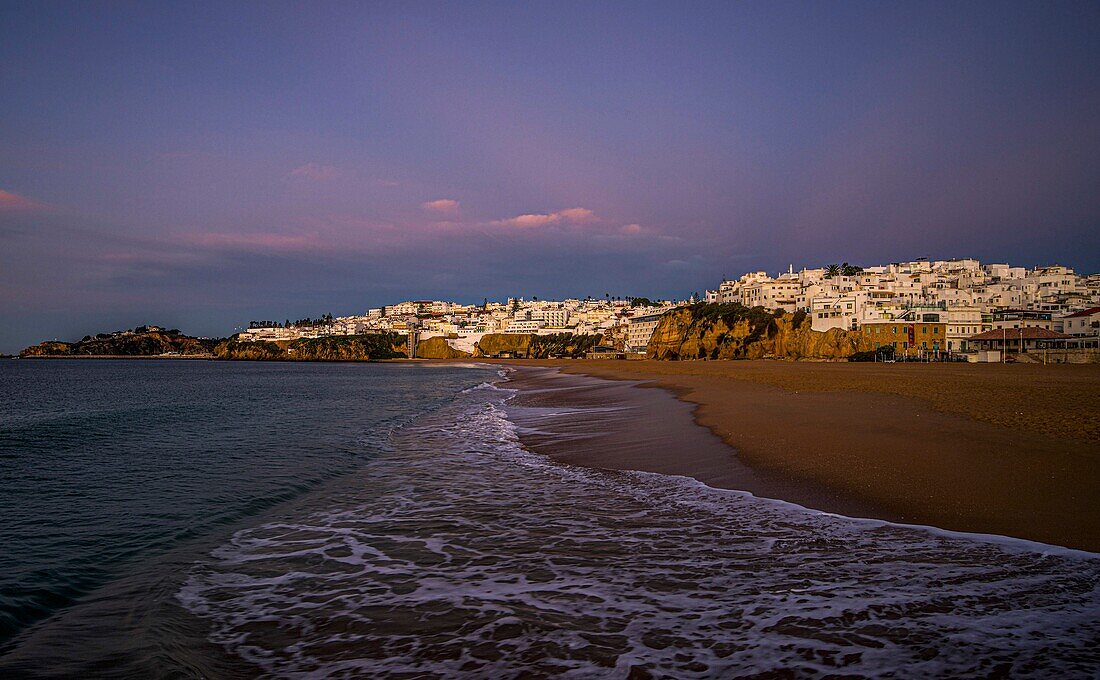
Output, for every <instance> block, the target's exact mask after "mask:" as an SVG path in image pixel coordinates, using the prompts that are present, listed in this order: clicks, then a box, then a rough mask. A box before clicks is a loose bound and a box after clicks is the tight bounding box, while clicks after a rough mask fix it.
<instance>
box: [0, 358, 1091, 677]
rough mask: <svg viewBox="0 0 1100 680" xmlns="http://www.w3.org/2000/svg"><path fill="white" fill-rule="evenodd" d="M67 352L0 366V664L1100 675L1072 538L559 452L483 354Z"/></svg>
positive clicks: (320, 672) (231, 669)
mask: <svg viewBox="0 0 1100 680" xmlns="http://www.w3.org/2000/svg"><path fill="white" fill-rule="evenodd" d="M28 363H30V362H28ZM75 363H76V362H68V363H67V364H65V365H62V364H57V365H53V364H50V365H39V364H38V363H34V365H30V366H26V367H23V366H20V367H19V368H18V369H16V370H15V372H16V373H17V374H18V377H14V378H13V377H12V373H5V374H4V375H5V380H6V381H13V380H14V381H19V382H18V384H20V385H23V386H28V385H30V384H32V383H34V382H35V381H38V380H42V381H48V382H42V383H40V384H39V385H38V386H36V387H25V389H28V390H30V391H31V392H30V394H28V395H20V396H17V397H15V398H14V401H13V402H5V404H6V405H5V410H4V412H3V413H4V420H3V421H2V422H3V427H4V434H3V439H2V440H0V441H2V444H0V446H2V448H0V451H2V460H3V461H4V465H5V467H4V468H3V469H4V473H3V474H4V475H5V477H4V480H3V481H4V483H5V490H6V489H7V485H8V483H9V475H10V481H11V482H13V483H15V486H16V487H17V488H19V489H22V488H23V487H22V486H20V484H23V483H29V481H30V480H29V479H26V477H25V475H29V474H30V470H31V469H32V468H38V470H37V471H36V472H34V475H35V476H34V478H33V479H34V480H35V485H36V486H35V488H36V489H40V490H41V491H37V490H36V491H21V492H20V493H18V494H13V495H11V496H9V495H8V494H7V493H6V491H5V495H4V496H3V499H2V502H3V504H4V508H5V510H7V509H13V510H14V511H15V514H14V515H13V516H12V517H13V518H14V519H9V516H8V514H7V513H6V512H5V514H4V515H3V517H4V519H3V520H0V536H2V537H3V541H4V543H5V544H8V543H9V542H10V541H13V539H14V541H15V542H14V545H16V546H17V548H18V549H17V550H16V551H12V552H9V551H4V552H5V554H4V556H3V559H4V560H6V561H5V562H4V564H3V566H4V569H3V570H2V572H0V573H2V575H3V579H4V580H3V581H0V593H2V594H3V598H4V600H3V603H4V606H5V607H6V608H7V609H6V610H5V611H7V612H9V614H8V615H9V616H10V617H12V618H13V620H15V621H17V624H16V626H15V627H16V628H17V629H16V630H15V632H16V633H21V634H19V635H17V636H16V637H13V638H12V642H11V643H10V644H9V648H8V654H7V656H6V657H0V670H4V669H5V667H6V668H8V669H9V670H15V671H18V672H24V673H39V674H42V675H51V674H69V675H72V674H77V673H80V672H85V673H89V672H90V673H95V674H104V675H110V674H119V675H123V674H128V673H129V674H134V673H141V674H143V675H176V676H189V675H195V676H200V675H205V676H219V677H225V676H248V675H267V676H278V677H364V676H365V677H387V676H394V677H440V676H443V677H484V678H496V677H516V676H519V675H524V676H564V677H646V676H650V675H652V676H662V675H665V676H673V677H715V676H718V677H739V676H748V675H753V674H757V673H767V672H776V673H783V674H789V675H792V676H797V677H825V676H829V675H833V674H839V675H845V676H848V677H929V676H943V675H951V676H965V675H978V676H1011V677H1036V678H1040V677H1050V676H1052V675H1055V674H1058V675H1062V676H1066V677H1095V676H1096V674H1097V673H1098V672H1100V651H1098V650H1100V619H1098V616H1097V612H1098V611H1100V590H1098V584H1100V560H1098V559H1096V557H1095V556H1093V555H1089V554H1084V553H1076V552H1073V551H1066V550H1059V549H1055V548H1050V547H1045V546H1039V545H1035V544H1028V543H1025V542H1020V541H1013V540H1010V539H1004V540H997V539H990V538H983V537H966V536H957V535H949V534H946V533H944V532H937V531H934V530H927V529H921V528H912V527H899V526H895V525H890V524H887V523H883V522H867V521H860V520H853V519H849V518H845V517H837V516H833V515H827V514H824V513H819V512H814V511H812V510H806V509H803V508H799V507H795V506H791V505H789V504H785V503H781V502H776V501H770V500H766V499H759V498H755V497H753V496H751V495H748V494H744V493H738V492H730V491H722V490H716V489H710V488H708V487H705V486H703V485H701V484H698V483H696V482H694V481H692V480H688V479H684V478H675V477H667V476H661V475H653V474H643V473H631V472H612V471H600V470H591V469H585V468H578V467H569V466H562V465H558V464H555V463H553V462H551V461H549V460H547V459H545V458H543V457H541V456H538V455H536V454H533V453H530V452H528V451H526V450H525V449H524V448H523V447H522V445H521V442H520V441H519V438H518V436H517V426H516V425H515V423H514V422H513V420H514V418H510V414H509V406H508V400H509V398H510V397H511V396H512V391H511V390H509V389H508V386H507V382H504V381H501V380H499V379H498V376H497V375H496V371H495V370H493V369H489V368H485V367H476V366H470V367H449V368H438V367H427V366H407V365H405V366H396V365H384V366H364V365H358V364H340V365H270V364H262V365H261V364H255V365H251V364H243V365H242V364H231V365H227V364H189V365H182V362H181V363H180V364H175V363H173V364H171V365H167V364H168V362H161V363H158V364H156V365H155V366H151V365H150V362H142V364H141V365H136V364H126V365H119V363H118V362H114V363H112V364H106V363H104V364H99V363H95V364H92V363H80V364H79V365H74V364H75ZM0 370H6V371H12V370H13V369H12V368H10V367H9V366H5V367H4V368H3V369H0ZM38 372H41V376H40V377H35V376H36V375H38ZM102 382H105V383H106V385H103V386H97V384H98V383H102ZM150 382H152V384H150ZM34 390H38V391H37V392H35V391H34ZM74 390H76V391H81V394H84V395H85V397H86V399H91V398H92V395H96V394H98V395H100V397H101V399H100V400H99V402H98V403H100V404H101V406H102V410H100V411H97V412H95V413H88V414H85V413H84V409H86V408H89V402H87V401H86V399H79V400H74V399H70V398H68V397H67V396H63V395H65V394H67V393H68V392H70V391H74ZM32 395H38V397H39V398H38V399H37V400H35V399H31V398H29V397H30V396H32ZM157 395H162V396H160V397H159V398H158V396H157ZM6 398H9V399H12V397H11V395H8V396H7V397H6ZM92 402H95V400H94V399H92ZM185 402H186V403H185ZM206 402H211V403H212V404H213V405H215V406H217V407H212V408H207V407H206V406H204V405H203V404H204V403H206ZM111 409H118V411H117V412H115V415H111V412H112V411H111ZM528 410H529V409H528ZM127 413H131V414H134V415H133V416H126V415H123V414H127ZM528 415H530V414H528ZM138 416H140V417H138ZM70 421H73V422H75V423H80V424H65V423H69V422H70ZM154 423H160V426H154V425H153V424H154ZM59 433H62V434H59ZM55 449H61V450H63V451H65V452H67V455H62V454H58V453H56V452H55ZM153 452H157V453H156V454H154V453H153ZM143 456H145V457H150V456H152V457H154V458H149V459H147V458H143ZM23 457H25V458H26V462H24V463H17V462H16V461H18V460H20V458H23ZM41 460H46V461H48V462H47V463H46V464H43V463H41V462H37V463H36V462H35V461H41ZM9 466H10V467H9ZM19 471H22V472H23V473H22V474H16V472H19ZM134 472H136V473H137V474H136V475H135V474H131V473H134ZM104 477H105V478H109V479H111V480H114V481H115V482H117V483H118V484H120V485H121V487H115V486H113V485H112V484H109V483H107V481H106V480H105V479H102V478H104ZM17 478H18V479H17ZM86 478H87V482H86V483H85V479H86ZM25 479H26V482H24V481H23V480H25ZM119 488H121V490H116V489H119ZM86 489H92V491H91V492H88V491H86ZM47 492H49V493H47ZM66 498H68V499H70V500H64V499H66ZM91 499H94V502H92V500H91ZM70 502H75V503H77V507H75V508H69V505H68V504H69V503H70ZM35 504H38V505H35ZM81 508H83V509H82V510H81ZM57 515H60V518H61V520H62V521H54V520H53V519H52V517H54V516H57ZM36 533H37V534H41V535H36ZM119 542H124V543H125V545H126V546H127V547H126V548H122V547H120V546H119V545H118V543H119ZM46 561H48V563H49V564H51V565H54V566H53V567H48V568H42V566H41V565H42V564H43V563H44V562H46ZM89 574H92V575H93V576H94V578H93V577H92V576H89ZM73 583H76V584H77V585H73ZM35 587H37V588H39V589H42V588H47V587H48V588H50V589H52V590H54V591H58V592H65V593H67V594H68V597H67V598H65V599H64V600H58V601H56V602H55V604H54V608H53V609H52V610H49V611H42V606H41V605H36V606H37V607H38V608H37V609H32V610H31V611H34V612H36V616H27V615H26V614H23V613H20V612H26V611H28V609H27V605H26V601H27V600H28V599H29V598H28V596H27V593H28V592H32V593H33V592H35V591H34V588H35ZM66 589H67V590H66ZM40 601H41V600H35V602H40ZM20 607H22V608H20ZM13 612H14V613H13ZM19 617H23V618H19ZM24 621H26V622H25V623H24ZM35 621H37V625H34V624H35ZM119 631H124V634H123V633H120V632H119ZM81 636H84V639H81ZM90 650H95V651H94V652H92V651H90Z"/></svg>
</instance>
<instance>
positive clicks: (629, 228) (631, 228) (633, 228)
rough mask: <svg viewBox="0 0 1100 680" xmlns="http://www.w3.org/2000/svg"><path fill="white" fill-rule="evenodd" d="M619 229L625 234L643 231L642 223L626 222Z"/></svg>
mask: <svg viewBox="0 0 1100 680" xmlns="http://www.w3.org/2000/svg"><path fill="white" fill-rule="evenodd" d="M619 231H621V232H622V233H624V234H640V233H642V225H640V224H636V223H635V224H624V225H623V226H621V227H619Z"/></svg>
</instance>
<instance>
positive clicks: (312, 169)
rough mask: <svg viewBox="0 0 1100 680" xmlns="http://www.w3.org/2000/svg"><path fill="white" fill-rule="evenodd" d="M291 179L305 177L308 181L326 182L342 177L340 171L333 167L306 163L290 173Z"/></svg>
mask: <svg viewBox="0 0 1100 680" xmlns="http://www.w3.org/2000/svg"><path fill="white" fill-rule="evenodd" d="M290 175H291V177H304V178H306V179H314V180H319V181H320V180H326V179H335V178H337V177H339V176H340V171H339V170H338V169H336V168H334V167H333V166H331V165H320V164H318V163H306V164H305V165H300V166H298V167H296V168H294V169H293V170H291V171H290Z"/></svg>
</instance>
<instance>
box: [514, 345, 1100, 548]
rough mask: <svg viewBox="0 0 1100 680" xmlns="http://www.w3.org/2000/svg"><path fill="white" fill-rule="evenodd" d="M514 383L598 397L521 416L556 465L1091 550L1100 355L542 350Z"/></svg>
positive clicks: (527, 398)
mask: <svg viewBox="0 0 1100 680" xmlns="http://www.w3.org/2000/svg"><path fill="white" fill-rule="evenodd" d="M535 366H539V367H544V368H555V369H557V370H555V371H546V370H541V371H540V370H529V369H531V368H532V367H535ZM559 371H560V372H559ZM570 375H575V376H580V375H587V376H594V377H597V378H601V379H604V380H600V381H591V380H590V381H588V382H587V383H584V382H583V381H582V382H570V381H569V380H568V378H569V376H570ZM607 379H610V380H613V381H627V382H625V383H624V382H619V383H618V385H616V383H609V382H607ZM513 386H515V387H517V388H518V389H520V390H521V395H519V396H518V397H517V399H516V403H517V405H519V406H523V405H525V404H527V405H542V406H546V405H556V406H558V407H561V408H571V407H573V408H580V409H582V413H583V409H585V408H589V409H591V408H592V407H600V408H604V409H606V410H605V412H604V413H603V414H602V415H597V414H593V413H591V412H589V413H587V414H586V415H583V416H580V415H578V416H576V417H574V418H572V420H571V419H570V418H567V417H563V418H558V419H557V420H556V423H555V424H554V425H553V427H549V428H547V427H537V428H529V429H530V430H533V431H534V433H532V432H528V433H527V434H525V435H524V442H525V444H526V445H527V446H528V447H529V448H532V449H534V450H536V451H539V452H542V453H546V454H548V455H551V456H552V457H554V458H556V459H558V460H561V461H563V462H567V463H576V464H583V465H590V466H593V467H604V468H612V469H638V470H646V471H652V472H661V473H666V474H679V475H686V476H691V477H695V478H697V479H699V480H701V481H703V482H705V483H707V484H709V485H711V486H717V487H723V488H734V489H742V490H746V491H751V492H753V493H755V494H757V495H761V496H765V497H771V498H781V499H783V500H788V501H792V502H795V503H798V504H800V505H805V506H807V507H812V508H816V509H820V510H825V511H830V512H838V513H841V514H848V515H855V516H869V517H877V518H882V519H888V520H892V521H899V522H906V523H913V524H926V525H932V526H937V527H941V528H945V529H952V530H957V531H969V532H979V533H993V534H1001V535H1007V536H1014V537H1018V538H1025V539H1030V540H1035V541H1040V542H1044V543H1052V544H1056V545H1063V546H1068V547H1073V548H1079V549H1085V550H1092V551H1100V366H1091V365H1089V366H1000V365H997V366H989V365H928V364H829V363H808V362H807V363H791V362H775V361H731V362H653V361H638V362H635V361H630V362H623V361H557V362H555V361H541V362H523V364H521V365H520V370H519V371H518V372H517V374H516V377H515V379H514V381H513ZM638 387H659V388H663V389H662V390H645V389H638ZM672 394H674V395H676V397H678V399H679V401H677V400H676V399H673V398H672V397H671V395H672ZM615 414H618V415H615ZM692 416H693V417H694V420H695V421H696V422H698V423H699V424H700V425H703V426H704V427H705V428H707V429H709V431H710V432H709V433H707V432H706V431H705V430H702V429H701V428H698V427H695V426H694V425H693V424H692V422H691V421H692ZM570 422H571V423H572V424H565V423H570ZM710 433H713V434H710ZM704 435H708V436H704ZM719 438H720V440H722V441H724V444H723V443H722V441H720V440H719ZM727 445H728V446H727Z"/></svg>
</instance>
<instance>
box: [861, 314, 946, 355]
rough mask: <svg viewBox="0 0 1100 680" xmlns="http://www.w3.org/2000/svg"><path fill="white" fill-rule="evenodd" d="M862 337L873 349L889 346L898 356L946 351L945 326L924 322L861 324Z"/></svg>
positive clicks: (901, 321) (902, 321) (944, 324)
mask: <svg viewBox="0 0 1100 680" xmlns="http://www.w3.org/2000/svg"><path fill="white" fill-rule="evenodd" d="M863 335H864V337H866V338H868V339H869V340H870V341H871V343H872V344H874V346H875V349H878V348H880V347H886V346H887V345H890V346H892V347H893V348H894V351H895V352H896V353H898V354H906V355H916V354H921V353H922V352H942V351H944V350H945V349H947V324H946V323H935V322H925V321H904V320H899V321H878V322H874V323H866V324H863Z"/></svg>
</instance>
